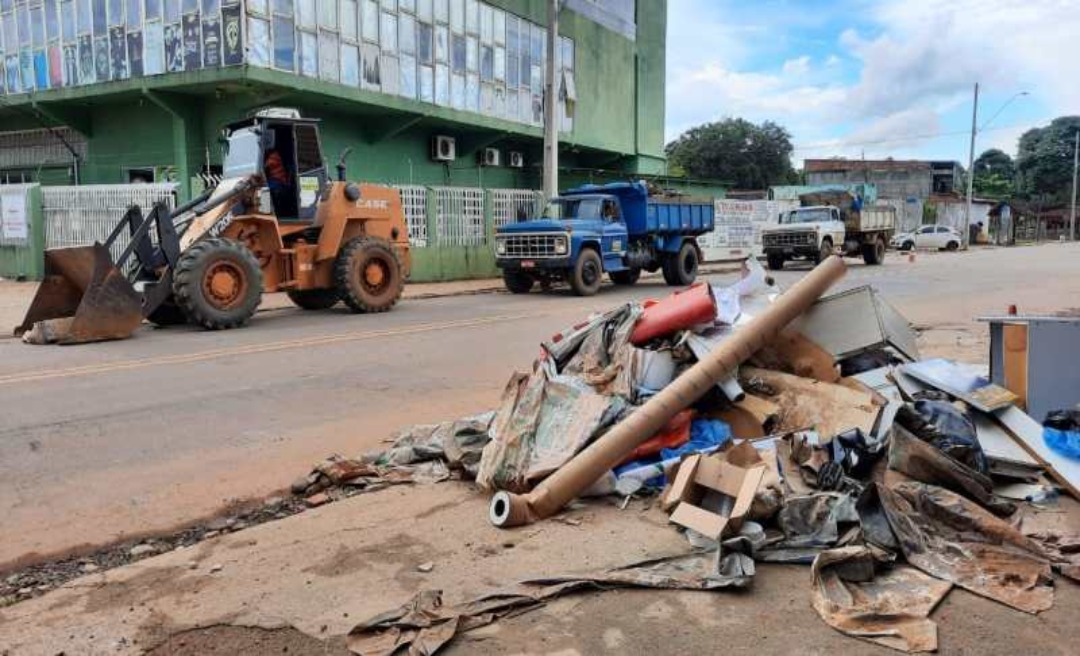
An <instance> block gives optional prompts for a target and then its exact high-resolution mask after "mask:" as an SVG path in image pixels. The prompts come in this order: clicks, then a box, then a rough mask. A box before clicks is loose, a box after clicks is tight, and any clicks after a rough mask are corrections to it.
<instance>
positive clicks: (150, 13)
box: [146, 0, 161, 21]
mask: <svg viewBox="0 0 1080 656" xmlns="http://www.w3.org/2000/svg"><path fill="white" fill-rule="evenodd" d="M156 18H161V0H146V20H148V21H151V20H154V19H156Z"/></svg>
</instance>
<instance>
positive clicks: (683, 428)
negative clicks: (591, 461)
mask: <svg viewBox="0 0 1080 656" xmlns="http://www.w3.org/2000/svg"><path fill="white" fill-rule="evenodd" d="M694 415H695V412H694V411H693V410H683V411H681V412H679V413H678V414H676V415H675V416H674V417H672V418H671V421H669V422H668V423H666V424H664V427H663V428H661V429H660V432H658V433H657V434H656V435H653V436H652V437H650V438H649V439H647V440H645V441H644V442H642V443H641V444H640V445H639V446H638V447H637V448H636V449H634V450H633V451H631V452H630V455H628V456H626V457H625V458H623V460H622V462H620V463H619V464H620V465H625V464H626V463H628V462H633V461H634V460H638V459H640V458H645V457H647V456H652V455H656V454H657V453H660V451H661V449H674V448H675V447H677V446H682V445H683V444H686V443H687V442H689V441H690V424H691V422H692V421H693V419H694Z"/></svg>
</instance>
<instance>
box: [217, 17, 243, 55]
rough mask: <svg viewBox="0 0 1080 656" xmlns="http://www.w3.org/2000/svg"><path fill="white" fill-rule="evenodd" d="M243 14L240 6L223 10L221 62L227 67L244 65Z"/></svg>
mask: <svg viewBox="0 0 1080 656" xmlns="http://www.w3.org/2000/svg"><path fill="white" fill-rule="evenodd" d="M243 25H244V21H243V14H242V13H241V12H240V5H235V6H232V7H224V8H222V10H221V44H222V49H221V52H222V55H221V61H222V64H223V65H225V66H236V65H238V64H242V63H244V38H243V36H244V35H243Z"/></svg>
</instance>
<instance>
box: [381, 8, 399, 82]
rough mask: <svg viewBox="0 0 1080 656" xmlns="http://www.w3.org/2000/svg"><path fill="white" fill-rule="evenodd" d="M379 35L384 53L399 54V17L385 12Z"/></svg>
mask: <svg viewBox="0 0 1080 656" xmlns="http://www.w3.org/2000/svg"><path fill="white" fill-rule="evenodd" d="M379 34H380V35H381V37H382V40H381V44H382V49H383V52H391V53H393V52H397V16H395V15H394V14H389V13H387V12H385V11H384V12H382V18H381V21H380V24H379ZM388 75H389V73H388ZM383 82H386V80H383Z"/></svg>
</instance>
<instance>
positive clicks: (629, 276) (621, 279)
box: [608, 269, 641, 287]
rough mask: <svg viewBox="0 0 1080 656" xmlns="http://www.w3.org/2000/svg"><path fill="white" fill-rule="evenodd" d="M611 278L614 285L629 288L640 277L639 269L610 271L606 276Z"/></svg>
mask: <svg viewBox="0 0 1080 656" xmlns="http://www.w3.org/2000/svg"><path fill="white" fill-rule="evenodd" d="M608 276H609V277H610V278H611V282H613V283H615V284H616V285H625V286H627V287H629V286H630V285H633V284H634V283H636V282H637V281H638V278H640V277H641V269H623V270H622V271H612V272H611V273H609V274H608Z"/></svg>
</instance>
